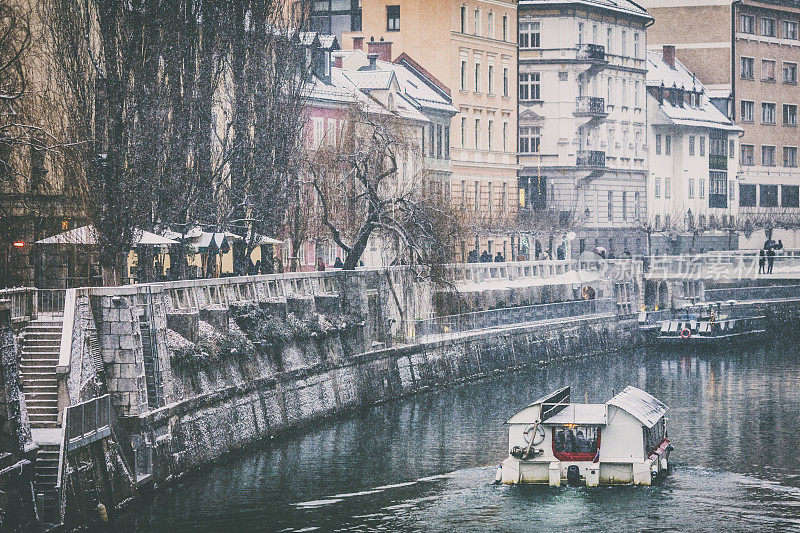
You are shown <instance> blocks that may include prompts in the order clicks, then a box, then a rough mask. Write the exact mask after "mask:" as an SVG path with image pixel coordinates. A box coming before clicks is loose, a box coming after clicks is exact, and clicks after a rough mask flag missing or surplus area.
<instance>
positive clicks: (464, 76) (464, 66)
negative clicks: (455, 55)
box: [461, 60, 467, 91]
mask: <svg viewBox="0 0 800 533" xmlns="http://www.w3.org/2000/svg"><path fill="white" fill-rule="evenodd" d="M461 90H462V91H466V90H467V62H466V61H463V60H462V61H461Z"/></svg>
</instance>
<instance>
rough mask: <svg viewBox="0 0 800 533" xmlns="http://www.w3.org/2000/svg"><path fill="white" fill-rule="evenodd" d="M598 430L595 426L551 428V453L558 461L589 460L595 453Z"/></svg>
mask: <svg viewBox="0 0 800 533" xmlns="http://www.w3.org/2000/svg"><path fill="white" fill-rule="evenodd" d="M599 440H600V432H599V431H598V428H597V426H574V425H569V426H562V427H560V428H557V427H554V428H553V455H554V456H555V457H556V459H558V460H559V461H591V460H592V459H593V458H594V456H595V455H597V445H598V441H599Z"/></svg>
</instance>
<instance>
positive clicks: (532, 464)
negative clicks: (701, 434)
mask: <svg viewBox="0 0 800 533" xmlns="http://www.w3.org/2000/svg"><path fill="white" fill-rule="evenodd" d="M666 412H667V406H666V405H664V404H663V403H661V402H660V401H659V400H657V399H656V398H654V397H653V396H651V395H650V394H648V393H646V392H645V391H643V390H641V389H638V388H636V387H631V386H629V387H626V388H625V390H623V391H622V392H620V393H619V394H617V395H615V396H614V397H613V398H611V399H610V400H609V401H607V402H606V403H601V404H588V403H586V404H581V403H570V388H569V387H564V388H562V389H559V390H557V391H555V392H553V393H551V394H548V395H546V396H543V397H542V398H539V399H538V400H536V401H535V402H533V403H532V404H530V405H529V406H528V407H526V408H525V409H523V410H521V411H519V412H518V413H516V414H515V415H514V416H512V417H511V418H509V419H508V420H507V421H506V424H507V425H508V428H509V429H508V454H509V455H508V458H506V459H505V460H504V461H503V463H502V464H501V465H500V468H499V471H498V481H499V482H501V483H507V484H514V483H540V484H549V485H553V486H559V485H562V484H568V485H586V486H597V485H619V484H636V485H650V484H652V483H653V482H654V480H656V479H657V478H658V477H660V476H662V475H665V474H666V473H667V472H668V467H669V454H670V451H671V450H672V446H671V444H670V441H669V439H668V438H667V418H666V417H665V416H664V415H665V414H666Z"/></svg>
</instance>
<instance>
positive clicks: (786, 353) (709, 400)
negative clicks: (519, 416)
mask: <svg viewBox="0 0 800 533" xmlns="http://www.w3.org/2000/svg"><path fill="white" fill-rule="evenodd" d="M629 384H632V385H635V386H638V387H641V388H643V389H645V390H647V391H649V392H651V393H652V394H654V395H655V396H657V397H658V398H659V399H661V400H662V401H664V403H666V404H667V405H668V406H670V411H669V413H668V416H669V423H668V430H669V434H670V438H671V440H672V442H673V444H674V446H675V451H674V452H673V455H672V459H673V460H674V462H675V465H676V466H675V469H674V472H673V474H672V476H671V477H670V478H668V479H667V480H666V481H665V482H664V483H663V484H662V485H661V486H654V487H600V488H592V489H586V488H578V489H575V488H558V489H554V488H548V487H534V486H515V487H509V486H499V487H498V486H494V485H491V484H490V483H491V481H492V480H493V479H494V474H495V469H496V467H497V464H498V463H499V462H500V461H501V460H502V459H503V458H504V457H505V456H506V450H507V448H506V445H507V430H506V428H505V427H504V426H503V421H504V420H506V419H507V418H508V417H509V416H510V415H511V414H513V413H514V412H515V411H516V410H518V409H519V408H521V407H524V406H525V405H527V404H528V403H529V402H530V401H532V400H534V399H535V398H536V397H538V396H539V395H541V394H542V393H545V392H548V391H550V390H552V389H555V388H557V387H561V386H563V385H571V386H572V394H573V398H572V399H573V401H582V400H583V398H584V392H585V393H586V394H587V396H588V400H589V401H590V402H604V401H606V400H607V399H608V398H610V397H611V395H612V391H617V392H618V391H620V390H622V389H623V388H624V387H625V386H626V385H629ZM311 530H320V531H333V530H338V531H394V530H404V531H480V530H493V531H556V532H569V533H572V532H574V531H595V530H597V531H641V530H652V531H765V530H766V531H786V530H797V531H800V349H797V348H794V347H781V348H771V349H769V350H749V351H745V350H738V349H733V350H728V351H727V352H720V353H710V354H701V353H697V354H695V353H670V352H657V351H651V352H647V353H646V352H637V353H627V354H622V355H615V356H611V358H610V359H603V360H599V359H598V360H588V361H581V362H571V363H569V364H559V365H555V366H552V367H550V368H549V369H546V370H536V371H529V372H525V373H518V374H509V375H503V376H497V377H494V378H492V379H490V380H486V381H481V382H476V383H467V384H463V385H460V386H458V387H456V388H451V389H449V390H447V391H444V392H441V393H436V394H426V395H421V396H417V397H414V398H410V399H407V400H404V401H402V402H399V403H397V404H394V405H384V406H379V407H376V408H373V409H370V410H367V411H363V412H360V413H358V414H357V415H354V416H352V417H351V418H348V419H344V420H339V421H335V422H329V423H326V424H322V425H319V426H317V428H312V429H310V430H309V431H307V432H304V433H303V434H301V435H298V436H293V437H288V438H283V439H281V440H280V441H279V442H278V441H273V442H272V443H271V444H266V443H265V444H264V445H263V446H260V447H256V448H251V449H249V450H247V451H246V452H241V453H237V454H234V456H232V457H229V458H227V459H226V460H225V461H224V462H222V463H219V464H216V465H214V466H211V467H209V468H207V469H205V470H203V471H202V472H201V473H198V474H193V475H192V476H190V477H188V478H186V479H184V480H182V481H181V482H180V486H178V485H175V486H172V487H169V488H167V489H165V490H164V491H160V492H158V493H157V494H156V495H155V496H154V497H153V499H152V500H151V501H147V502H144V503H143V504H142V505H140V506H139V507H138V508H137V509H135V510H132V511H131V512H130V513H128V514H127V515H126V516H125V517H124V518H123V519H122V520H120V521H119V522H118V524H117V527H115V528H114V531H156V532H170V533H177V532H183V531H311Z"/></svg>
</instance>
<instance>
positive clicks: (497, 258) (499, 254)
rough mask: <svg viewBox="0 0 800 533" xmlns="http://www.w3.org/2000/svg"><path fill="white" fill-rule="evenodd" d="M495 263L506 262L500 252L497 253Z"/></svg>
mask: <svg viewBox="0 0 800 533" xmlns="http://www.w3.org/2000/svg"><path fill="white" fill-rule="evenodd" d="M494 262H495V263H503V262H505V259H504V258H503V254H501V253H500V252H497V255H496V256H494Z"/></svg>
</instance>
